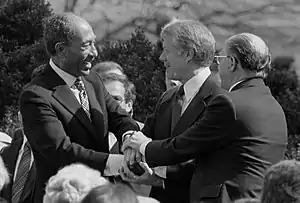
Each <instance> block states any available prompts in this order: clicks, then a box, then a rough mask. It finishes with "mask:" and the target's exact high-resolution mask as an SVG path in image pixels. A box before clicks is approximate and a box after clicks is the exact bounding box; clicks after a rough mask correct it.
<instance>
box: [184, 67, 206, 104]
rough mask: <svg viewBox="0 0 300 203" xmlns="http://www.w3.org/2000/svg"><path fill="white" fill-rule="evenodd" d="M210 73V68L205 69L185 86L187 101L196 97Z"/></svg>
mask: <svg viewBox="0 0 300 203" xmlns="http://www.w3.org/2000/svg"><path fill="white" fill-rule="evenodd" d="M210 73H211V72H210V69H209V67H206V68H203V69H202V70H200V71H199V72H198V73H197V74H196V75H195V76H194V77H192V78H191V79H189V80H188V81H187V82H186V83H185V84H184V85H183V89H184V95H185V99H186V100H187V101H189V100H190V99H191V98H192V97H193V96H195V94H196V93H197V92H198V91H199V89H200V88H201V86H202V85H203V83H204V82H205V80H206V79H207V78H208V76H209V75H210Z"/></svg>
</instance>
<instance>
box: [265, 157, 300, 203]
mask: <svg viewBox="0 0 300 203" xmlns="http://www.w3.org/2000/svg"><path fill="white" fill-rule="evenodd" d="M261 202H262V203H282V202H289V203H299V202H300V162H299V161H296V160H285V161H281V162H279V163H278V164H275V165H273V166H271V168H270V169H269V170H268V171H267V173H266V175H265V178H264V185H263V191H262V199H261Z"/></svg>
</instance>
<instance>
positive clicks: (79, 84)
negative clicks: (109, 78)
mask: <svg viewBox="0 0 300 203" xmlns="http://www.w3.org/2000/svg"><path fill="white" fill-rule="evenodd" d="M74 86H75V87H76V88H77V89H78V90H79V91H80V92H81V91H82V90H84V86H83V82H82V80H81V79H80V78H77V79H76V80H75V83H74Z"/></svg>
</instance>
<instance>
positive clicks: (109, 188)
mask: <svg viewBox="0 0 300 203" xmlns="http://www.w3.org/2000/svg"><path fill="white" fill-rule="evenodd" d="M82 203H158V201H156V200H155V199H153V198H149V197H141V196H137V195H136V194H135V192H134V191H133V190H132V189H131V188H129V187H128V186H126V185H124V184H121V183H117V184H107V185H103V186H99V187H97V188H94V189H93V190H92V191H91V192H90V193H89V194H88V195H87V196H86V197H85V198H84V199H83V201H82Z"/></svg>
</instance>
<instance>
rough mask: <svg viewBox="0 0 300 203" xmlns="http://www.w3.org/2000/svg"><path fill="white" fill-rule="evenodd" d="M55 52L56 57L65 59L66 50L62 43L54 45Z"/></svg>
mask: <svg viewBox="0 0 300 203" xmlns="http://www.w3.org/2000/svg"><path fill="white" fill-rule="evenodd" d="M55 51H56V54H57V56H60V57H66V55H67V53H68V50H67V47H66V45H65V44H64V43H63V42H58V43H56V44H55Z"/></svg>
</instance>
